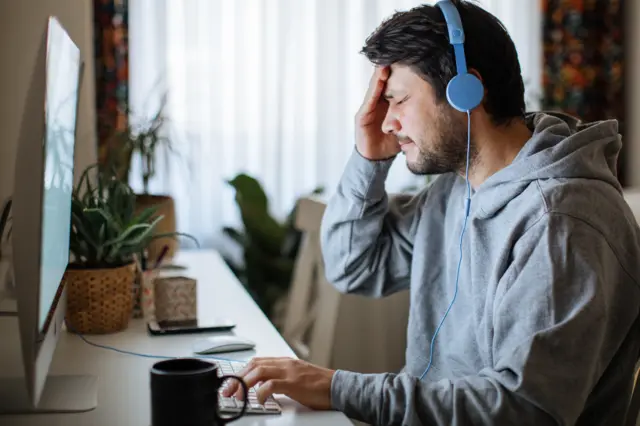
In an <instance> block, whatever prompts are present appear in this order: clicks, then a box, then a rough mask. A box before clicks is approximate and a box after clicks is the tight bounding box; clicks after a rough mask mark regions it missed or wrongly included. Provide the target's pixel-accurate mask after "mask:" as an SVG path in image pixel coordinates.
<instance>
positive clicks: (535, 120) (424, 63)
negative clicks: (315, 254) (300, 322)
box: [229, 1, 640, 426]
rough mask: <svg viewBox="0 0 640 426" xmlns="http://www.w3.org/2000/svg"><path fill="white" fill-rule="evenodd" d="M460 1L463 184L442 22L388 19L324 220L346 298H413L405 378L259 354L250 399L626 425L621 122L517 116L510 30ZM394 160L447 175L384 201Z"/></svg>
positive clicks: (385, 417)
mask: <svg viewBox="0 0 640 426" xmlns="http://www.w3.org/2000/svg"><path fill="white" fill-rule="evenodd" d="M455 4H456V6H457V8H458V10H459V13H460V15H461V19H462V22H463V27H464V29H465V32H466V43H465V50H466V55H467V65H468V67H469V69H470V70H472V71H471V72H473V73H474V74H475V75H476V76H477V77H478V78H479V79H480V80H481V81H482V83H483V85H484V88H485V93H484V98H483V101H482V103H481V105H480V106H478V107H477V108H475V109H473V111H471V114H470V128H471V141H470V151H469V171H468V181H467V179H466V177H467V170H466V166H467V136H468V133H467V114H466V113H463V112H459V111H457V110H455V109H453V108H452V107H451V106H450V105H449V104H448V102H447V99H446V94H445V88H446V85H447V83H448V82H449V81H450V80H451V78H452V77H453V76H454V75H455V63H454V56H453V53H452V48H451V46H450V44H449V41H448V35H447V31H446V26H445V21H444V19H443V15H442V12H441V11H440V10H439V9H438V8H436V7H433V6H422V7H419V8H416V9H413V10H411V11H408V12H404V13H397V14H396V15H394V16H393V17H392V18H391V19H390V20H388V21H386V22H385V23H384V24H383V25H382V26H381V27H380V28H378V29H377V31H376V32H375V33H374V34H373V35H372V36H371V37H370V38H369V39H368V40H367V43H366V46H365V47H364V53H365V54H366V55H367V57H368V58H369V59H370V60H371V61H372V62H373V63H375V64H376V65H377V68H376V71H375V73H374V75H373V78H372V80H371V84H370V87H369V91H368V93H367V94H366V97H365V100H364V102H363V105H362V107H361V109H360V111H359V112H358V114H357V116H356V149H355V150H354V153H353V155H352V156H351V158H350V160H349V162H348V165H347V167H346V170H345V172H344V175H343V176H342V179H341V181H340V183H339V186H338V188H337V192H336V194H335V196H334V197H333V198H332V200H331V201H330V203H329V204H328V206H327V210H326V213H325V217H324V221H323V227H322V246H323V253H324V257H325V263H326V271H327V275H328V279H329V280H330V281H331V282H332V283H334V284H335V286H336V287H337V288H338V289H340V290H341V291H343V292H349V293H355V294H363V295H368V296H374V297H381V296H386V295H389V294H392V293H394V292H397V291H402V290H409V291H410V292H411V310H410V319H409V325H408V331H407V333H408V334H407V337H408V346H407V349H406V367H405V368H404V369H403V371H402V372H401V373H399V374H391V373H388V374H357V373H353V372H348V371H332V370H328V369H324V368H319V367H316V366H313V365H310V364H308V363H306V362H302V361H294V360H290V359H272V358H268V359H256V360H253V361H252V362H251V363H250V364H249V366H248V367H247V369H246V371H245V372H243V377H244V380H245V381H246V382H247V383H248V384H249V385H253V384H256V383H262V386H261V388H260V390H259V392H258V394H259V396H260V398H264V397H266V396H267V395H269V394H271V393H284V394H287V395H288V396H290V397H291V398H293V399H296V400H298V401H300V402H301V403H302V404H305V405H308V406H309V407H312V408H316V409H335V410H341V411H343V412H345V413H346V414H347V415H349V416H350V417H352V418H355V419H359V420H362V421H366V422H369V423H372V424H411V425H413V424H416V425H417V424H424V425H506V424H517V425H536V426H542V425H574V424H575V425H591V424H593V425H596V424H597V425H604V424H611V425H620V424H622V422H623V420H624V418H625V415H626V411H627V404H628V401H629V397H630V392H631V386H632V376H633V371H634V364H635V362H636V360H637V359H638V355H639V349H640V347H639V342H640V339H638V337H639V336H638V309H639V307H640V289H639V288H638V279H639V273H638V272H639V271H638V259H640V244H639V233H638V227H637V225H636V222H635V220H634V218H633V215H632V213H631V212H630V210H629V208H628V206H627V205H626V203H625V202H624V200H623V197H622V195H621V187H620V184H619V183H618V181H617V179H616V173H615V167H616V159H617V156H618V153H619V150H620V147H621V141H620V137H619V135H618V131H617V123H616V122H615V121H613V120H609V121H601V122H597V123H590V124H582V123H580V122H578V121H577V120H575V119H573V118H571V117H568V116H563V115H559V114H544V113H537V114H524V112H523V111H524V85H523V82H522V77H521V72H520V66H519V64H518V59H517V54H516V51H515V48H514V45H513V43H512V41H511V39H510V38H509V36H508V34H507V33H506V32H505V30H504V29H503V27H502V26H501V24H500V23H499V21H498V20H496V19H495V18H494V17H493V16H491V15H490V14H488V13H487V12H485V11H484V10H482V9H481V8H479V7H478V6H475V5H473V4H470V3H466V2H462V1H456V2H455ZM401 152H402V153H403V154H404V156H405V157H406V162H407V166H408V167H409V169H410V170H411V171H413V172H414V173H417V174H438V175H440V176H439V177H438V178H437V179H436V180H435V182H434V183H433V184H432V185H431V186H430V187H429V188H426V189H424V190H423V191H422V192H421V193H419V194H418V195H416V196H411V197H409V196H399V197H395V198H391V197H389V196H388V195H387V193H386V192H385V186H384V184H385V178H386V176H387V172H388V170H389V167H390V166H391V163H392V162H393V161H394V158H396V157H397V156H398V154H400V153H401ZM467 184H469V186H467ZM469 194H470V195H471V196H470V203H471V204H470V210H469V215H468V217H466V207H465V201H466V199H467V197H468V196H469ZM465 223H466V228H465V233H464V234H462V229H463V226H465ZM460 256H462V257H461V258H460ZM447 311H448V313H447V315H446V316H445V313H446V312H447ZM439 326H440V327H439ZM434 336H436V337H435V339H434ZM235 390H237V388H236V387H233V386H232V387H230V390H229V392H230V393H231V392H233V391H235Z"/></svg>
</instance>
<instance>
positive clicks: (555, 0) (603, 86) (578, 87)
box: [542, 0, 625, 184]
mask: <svg viewBox="0 0 640 426" xmlns="http://www.w3.org/2000/svg"><path fill="white" fill-rule="evenodd" d="M542 8H543V10H542V12H543V20H544V21H543V44H544V48H543V49H544V70H543V88H544V100H543V106H544V108H545V109H551V110H562V111H564V112H567V113H569V114H572V115H574V116H576V117H579V118H580V119H582V120H585V121H597V120H603V119H607V118H616V119H618V120H619V121H620V133H621V134H623V135H624V129H623V126H624V118H625V96H624V95H625V91H624V90H625V88H624V10H623V9H624V1H623V0H542ZM623 157H624V150H623V155H621V156H620V160H621V161H622V159H623ZM618 177H619V178H620V180H621V182H622V183H623V184H624V169H623V168H619V176H618Z"/></svg>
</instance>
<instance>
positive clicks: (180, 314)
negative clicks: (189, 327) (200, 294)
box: [154, 274, 198, 321]
mask: <svg viewBox="0 0 640 426" xmlns="http://www.w3.org/2000/svg"><path fill="white" fill-rule="evenodd" d="M154 291H155V317H156V320H157V321H183V320H194V319H197V317H198V303H197V282H196V280H195V279H193V278H189V277H185V276H181V275H164V274H160V275H158V276H157V277H156V278H155V280H154Z"/></svg>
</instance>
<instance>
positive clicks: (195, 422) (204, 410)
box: [151, 358, 249, 426]
mask: <svg viewBox="0 0 640 426" xmlns="http://www.w3.org/2000/svg"><path fill="white" fill-rule="evenodd" d="M227 379H235V380H238V381H239V382H240V385H241V386H242V390H243V392H244V398H243V401H244V404H243V406H242V409H241V410H240V412H239V413H237V414H236V415H233V416H229V417H221V416H220V413H219V412H218V392H219V390H220V387H221V386H222V384H223V383H224V381H225V380H227ZM248 399H249V398H248V389H247V385H246V384H245V383H244V381H243V380H242V379H240V378H239V377H237V376H222V377H218V367H217V366H216V365H215V364H213V363H211V362H207V361H203V360H200V359H195V358H176V359H169V360H166V361H160V362H157V363H155V364H154V365H153V367H152V368H151V425H152V426H221V425H225V424H227V423H229V422H232V421H234V420H237V419H238V418H240V417H242V416H243V415H244V413H245V411H246V409H247V401H248Z"/></svg>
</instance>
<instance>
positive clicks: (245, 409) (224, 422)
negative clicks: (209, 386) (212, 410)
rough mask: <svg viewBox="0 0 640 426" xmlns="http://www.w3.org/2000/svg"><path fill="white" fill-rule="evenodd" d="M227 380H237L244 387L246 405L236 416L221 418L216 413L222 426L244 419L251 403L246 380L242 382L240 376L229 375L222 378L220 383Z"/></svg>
mask: <svg viewBox="0 0 640 426" xmlns="http://www.w3.org/2000/svg"><path fill="white" fill-rule="evenodd" d="M227 379H235V380H237V381H239V382H240V386H241V387H242V392H243V393H244V398H243V401H244V404H243V405H242V409H241V410H240V412H239V413H238V414H236V415H234V416H230V417H220V415H219V414H218V412H217V411H216V420H217V421H218V423H219V424H221V425H224V424H227V423H230V422H232V421H234V420H238V419H239V418H240V417H242V416H243V415H244V413H245V411H247V404H248V403H249V389H248V388H247V384H246V383H245V382H244V380H242V379H241V378H240V377H238V376H232V375H227V376H222V377H220V381H221V382H224V381H225V380H227Z"/></svg>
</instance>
